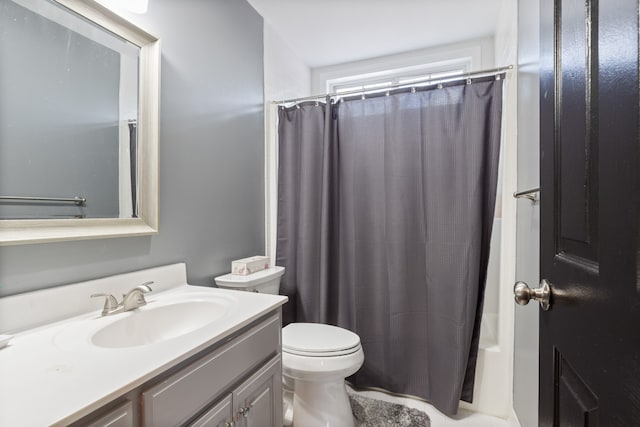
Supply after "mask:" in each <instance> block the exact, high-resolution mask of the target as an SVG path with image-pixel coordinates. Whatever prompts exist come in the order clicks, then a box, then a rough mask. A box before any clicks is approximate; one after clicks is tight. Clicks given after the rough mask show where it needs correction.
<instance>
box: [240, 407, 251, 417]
mask: <svg viewBox="0 0 640 427" xmlns="http://www.w3.org/2000/svg"><path fill="white" fill-rule="evenodd" d="M250 410H251V407H250V406H244V407H242V408H240V409H239V410H238V412H240V415H242V416H243V417H246V416H247V414H249V411H250Z"/></svg>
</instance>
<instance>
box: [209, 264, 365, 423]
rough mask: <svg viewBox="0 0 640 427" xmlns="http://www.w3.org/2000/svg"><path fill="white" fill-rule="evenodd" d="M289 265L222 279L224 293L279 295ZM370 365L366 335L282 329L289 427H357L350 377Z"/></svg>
mask: <svg viewBox="0 0 640 427" xmlns="http://www.w3.org/2000/svg"><path fill="white" fill-rule="evenodd" d="M283 274H284V267H271V268H269V269H266V270H263V271H259V272H256V273H253V274H250V275H248V276H238V275H233V274H227V275H224V276H220V277H216V279H215V280H216V284H217V285H218V286H219V287H221V288H224V289H236V290H244V291H250V292H262V293H269V294H277V293H278V289H279V287H280V278H281V277H282V275H283ZM363 363H364V352H363V351H362V346H361V345H360V337H358V335H357V334H354V333H353V332H351V331H348V330H346V329H342V328H338V327H336V326H330V325H323V324H320V323H291V324H289V325H287V326H285V327H284V328H283V329H282V374H283V385H284V390H285V392H284V394H285V396H284V420H285V425H286V426H287V425H293V426H294V427H353V426H354V425H355V423H354V420H353V415H352V412H351V406H350V404H349V397H348V396H347V390H346V388H345V384H344V379H345V378H346V377H348V376H350V375H353V374H355V373H356V372H357V371H358V369H360V367H361V366H362V364H363Z"/></svg>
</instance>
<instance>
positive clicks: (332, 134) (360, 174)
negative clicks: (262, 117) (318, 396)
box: [277, 77, 503, 415]
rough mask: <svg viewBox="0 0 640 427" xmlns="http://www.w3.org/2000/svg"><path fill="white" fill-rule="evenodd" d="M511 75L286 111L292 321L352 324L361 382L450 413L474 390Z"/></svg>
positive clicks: (283, 176)
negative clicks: (506, 82) (361, 357)
mask: <svg viewBox="0 0 640 427" xmlns="http://www.w3.org/2000/svg"><path fill="white" fill-rule="evenodd" d="M502 81H503V80H502V79H500V80H496V79H495V78H493V77H491V78H485V79H474V82H473V83H471V84H467V83H466V82H460V83H452V84H450V85H449V86H445V87H443V88H425V89H422V90H417V91H416V92H415V93H412V92H411V91H405V90H399V91H396V92H392V93H390V94H389V95H386V94H384V95H381V96H376V97H369V98H367V99H364V100H362V99H360V98H356V99H346V100H344V102H339V103H338V104H331V102H330V101H328V102H327V103H326V104H324V103H320V104H315V103H305V104H302V105H299V106H296V107H292V108H286V109H285V108H281V109H280V110H279V125H278V129H279V178H278V179H279V181H278V191H279V194H278V242H277V264H278V265H283V266H284V267H286V271H285V275H284V277H283V280H282V287H281V289H282V291H283V293H284V294H286V295H288V296H289V298H290V302H289V303H288V304H287V305H286V306H285V322H291V321H297V322H300V321H306V322H324V323H330V324H335V325H338V326H342V327H345V328H348V329H350V330H353V331H354V332H356V333H357V334H358V335H359V336H360V338H361V341H362V346H363V349H364V353H365V363H364V366H363V367H362V369H360V371H359V372H358V373H357V374H356V375H354V376H353V377H351V378H350V380H351V381H352V382H353V383H354V384H355V385H356V386H361V387H365V386H375V387H381V388H384V389H387V390H389V391H392V392H396V393H405V394H411V395H415V396H419V397H422V398H424V399H426V400H428V401H430V402H431V403H433V404H434V406H436V407H437V408H438V409H439V410H441V411H442V412H444V413H446V414H449V415H451V414H455V413H456V412H457V409H458V403H459V400H460V399H462V400H467V401H471V400H472V398H473V380H474V376H475V363H476V356H477V350H478V338H479V331H480V319H481V314H482V302H483V293H484V285H485V279H486V270H487V263H488V259H489V242H490V238H491V226H492V224H493V217H494V206H495V198H496V187H497V175H498V173H497V171H498V158H499V146H500V126H501V115H502Z"/></svg>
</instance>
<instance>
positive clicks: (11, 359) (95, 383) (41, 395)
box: [0, 284, 287, 426]
mask: <svg viewBox="0 0 640 427" xmlns="http://www.w3.org/2000/svg"><path fill="white" fill-rule="evenodd" d="M207 296H215V297H220V298H223V299H227V300H228V299H231V300H233V301H234V303H233V304H232V305H230V309H229V310H228V312H227V313H226V314H225V315H224V316H222V317H221V318H220V319H217V320H216V321H214V322H212V323H211V324H209V325H206V326H204V327H202V328H200V329H196V330H194V331H192V332H190V333H187V334H185V335H182V336H179V337H177V338H172V339H169V340H166V341H163V342H158V343H155V344H151V345H144V346H138V347H126V348H118V349H113V348H100V347H96V346H94V345H91V344H90V343H89V342H88V339H87V338H86V336H85V334H83V333H82V331H81V330H80V329H78V328H79V327H78V325H79V324H82V325H91V324H94V325H95V324H96V323H95V322H99V321H101V320H100V319H101V316H100V310H98V311H92V312H90V313H88V314H83V315H80V316H76V317H73V318H70V319H66V320H61V321H58V322H55V323H50V324H46V325H43V326H39V327H36V328H34V329H29V330H25V331H22V332H18V333H16V334H15V336H14V338H13V339H12V340H11V342H10V343H9V345H8V346H7V347H5V348H3V349H0V425H1V426H44V425H66V424H69V423H71V422H73V421H75V420H78V419H79V418H81V417H83V416H85V415H87V414H89V413H91V412H93V411H94V410H96V409H98V408H100V407H101V406H103V405H104V404H106V403H108V402H110V401H112V400H113V399H115V398H117V397H119V396H121V395H122V394H124V393H126V392H128V391H130V390H133V389H135V388H136V387H138V386H140V385H142V384H143V383H145V382H146V381H148V380H150V379H152V378H153V377H155V376H156V375H158V374H160V373H162V372H164V371H165V370H167V369H168V368H170V367H172V366H174V365H176V364H178V363H180V362H181V361H183V360H185V359H187V358H189V357H190V356H192V355H194V354H196V353H198V352H199V351H201V350H203V349H205V348H207V347H209V346H211V345H213V344H215V343H216V342H218V341H220V340H221V339H223V338H225V337H227V336H229V335H231V334H233V333H234V332H236V331H238V330H240V329H242V328H243V327H245V326H247V325H248V324H250V323H251V322H253V321H254V320H256V319H258V318H259V317H261V316H263V315H265V314H266V313H268V312H270V311H273V310H276V309H278V308H279V307H280V306H281V305H283V304H284V303H285V302H286V301H287V298H286V297H283V296H277V295H264V294H255V293H249V292H240V291H230V290H222V289H216V288H205V287H198V286H189V285H186V284H182V285H177V286H171V287H169V289H168V290H165V291H161V292H153V293H151V294H147V301H148V302H149V304H148V305H147V307H152V306H153V304H154V302H156V303H157V304H161V303H162V302H163V301H169V300H171V299H174V298H175V299H182V298H187V297H189V298H191V297H193V298H198V297H207ZM121 314H124V315H127V313H121ZM121 314H116V315H113V316H109V317H113V318H115V317H117V316H120V315H121ZM102 319H104V318H102ZM94 321H95V322H94ZM103 321H104V320H103ZM82 328H84V326H83V327H82ZM87 328H90V327H87ZM73 334H77V335H78V337H77V342H75V341H73V340H72V339H71V338H70V336H72V335H73ZM70 340H71V341H73V342H72V344H73V345H70V344H69V343H70V342H71V341H70Z"/></svg>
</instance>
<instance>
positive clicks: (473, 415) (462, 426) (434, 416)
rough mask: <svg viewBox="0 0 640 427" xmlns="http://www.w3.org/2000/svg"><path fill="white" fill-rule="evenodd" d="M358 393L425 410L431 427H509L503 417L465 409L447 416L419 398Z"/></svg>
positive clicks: (371, 392)
mask: <svg viewBox="0 0 640 427" xmlns="http://www.w3.org/2000/svg"><path fill="white" fill-rule="evenodd" d="M356 393H358V394H360V395H362V396H366V397H371V398H373V399H380V400H385V401H387V402H394V403H401V404H403V405H406V406H408V407H410V408H416V409H419V410H421V411H424V412H426V413H427V415H429V418H430V419H431V427H507V425H508V424H507V422H506V421H505V420H503V419H501V418H496V417H492V416H490V415H484V414H479V413H477V412H471V411H468V410H465V409H460V410H459V411H458V415H456V416H455V417H454V418H450V417H447V416H446V415H444V414H442V412H440V411H438V410H437V409H436V408H434V407H433V406H431V405H430V404H428V403H426V402H423V401H421V400H417V399H410V398H407V397H398V396H392V395H389V394H386V393H382V392H378V391H369V390H366V391H357V392H356Z"/></svg>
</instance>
